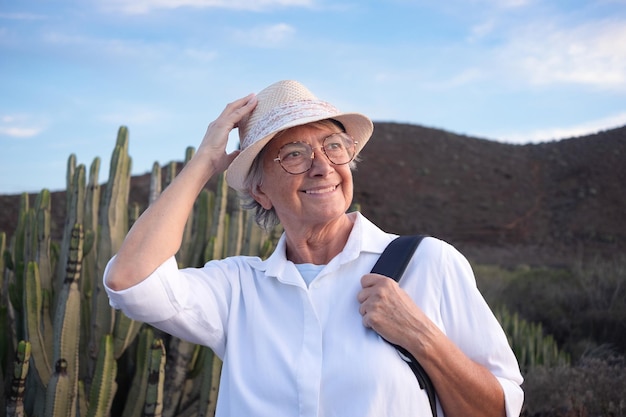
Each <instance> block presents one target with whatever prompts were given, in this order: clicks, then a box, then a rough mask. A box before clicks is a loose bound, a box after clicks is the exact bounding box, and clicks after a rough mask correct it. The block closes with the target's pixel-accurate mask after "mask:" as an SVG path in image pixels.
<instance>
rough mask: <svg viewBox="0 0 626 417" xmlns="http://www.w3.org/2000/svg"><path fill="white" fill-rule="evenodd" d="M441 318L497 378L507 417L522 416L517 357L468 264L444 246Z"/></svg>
mask: <svg viewBox="0 0 626 417" xmlns="http://www.w3.org/2000/svg"><path fill="white" fill-rule="evenodd" d="M440 267H441V271H442V280H443V281H442V294H441V296H442V306H441V308H442V317H443V320H444V323H445V324H444V325H445V329H446V333H447V334H448V337H450V338H451V339H452V340H453V341H454V342H455V343H456V344H457V346H459V347H460V348H461V350H463V351H464V352H465V354H466V355H467V356H468V357H469V358H471V359H472V360H474V361H475V362H477V363H479V364H481V365H483V366H485V367H486V368H487V369H489V370H490V371H491V373H493V375H494V376H495V377H496V378H497V379H498V381H499V382H500V385H501V386H502V390H503V391H504V397H505V406H506V413H507V417H518V416H519V415H520V413H521V409H522V403H523V400H524V393H523V391H522V388H521V384H522V382H523V379H522V375H521V373H520V370H519V364H518V362H517V358H516V357H515V354H514V353H513V351H512V349H511V347H510V346H509V342H508V339H507V337H506V334H505V333H504V330H503V329H502V327H501V326H500V323H499V322H498V320H497V318H496V317H495V316H494V314H493V312H492V310H491V308H490V307H489V305H488V304H487V302H486V301H485V299H484V298H483V296H482V294H481V293H480V291H479V290H478V288H477V286H476V278H475V276H474V272H473V270H472V267H471V265H470V263H469V262H468V261H467V259H466V258H465V257H464V256H463V255H462V254H461V253H459V252H458V251H457V250H456V249H455V248H453V247H452V246H450V245H448V244H446V243H444V244H443V246H442V256H441V265H440Z"/></svg>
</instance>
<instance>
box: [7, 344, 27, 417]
mask: <svg viewBox="0 0 626 417" xmlns="http://www.w3.org/2000/svg"><path fill="white" fill-rule="evenodd" d="M30 348H31V346H30V343H29V342H27V341H24V340H20V342H19V343H18V345H17V351H16V353H15V364H14V365H13V377H12V379H11V391H10V394H9V398H8V401H7V405H6V412H7V417H24V416H25V415H26V414H25V411H24V391H25V388H26V375H28V367H29V361H30Z"/></svg>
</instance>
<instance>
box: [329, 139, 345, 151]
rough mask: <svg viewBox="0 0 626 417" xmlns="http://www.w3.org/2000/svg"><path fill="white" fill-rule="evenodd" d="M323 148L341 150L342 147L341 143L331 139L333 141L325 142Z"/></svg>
mask: <svg viewBox="0 0 626 417" xmlns="http://www.w3.org/2000/svg"><path fill="white" fill-rule="evenodd" d="M325 148H326V150H327V151H329V152H337V151H341V150H342V149H343V143H341V142H337V141H333V142H330V143H327V144H326V146H325Z"/></svg>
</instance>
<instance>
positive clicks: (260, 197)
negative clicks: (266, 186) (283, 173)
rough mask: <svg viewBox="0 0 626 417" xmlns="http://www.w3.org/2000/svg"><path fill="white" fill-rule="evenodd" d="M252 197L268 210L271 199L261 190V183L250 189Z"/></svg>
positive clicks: (270, 205) (270, 206)
mask: <svg viewBox="0 0 626 417" xmlns="http://www.w3.org/2000/svg"><path fill="white" fill-rule="evenodd" d="M251 194H252V197H254V199H255V200H256V202H257V203H259V204H260V205H261V207H263V208H264V209H265V210H270V209H271V208H272V201H271V200H270V198H269V196H268V195H267V194H265V192H263V184H260V185H257V186H256V187H254V188H253V189H252V190H251Z"/></svg>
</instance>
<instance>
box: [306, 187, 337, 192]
mask: <svg viewBox="0 0 626 417" xmlns="http://www.w3.org/2000/svg"><path fill="white" fill-rule="evenodd" d="M336 189H337V186H336V185H333V186H331V187H326V188H317V189H315V190H305V191H304V192H305V193H306V194H325V193H332V192H333V191H335V190H336Z"/></svg>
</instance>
